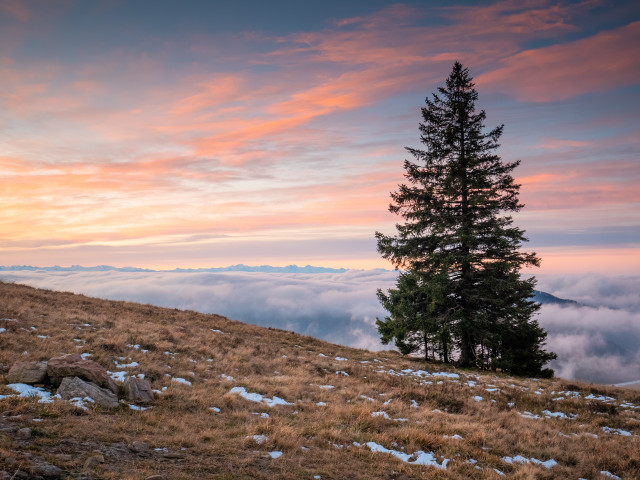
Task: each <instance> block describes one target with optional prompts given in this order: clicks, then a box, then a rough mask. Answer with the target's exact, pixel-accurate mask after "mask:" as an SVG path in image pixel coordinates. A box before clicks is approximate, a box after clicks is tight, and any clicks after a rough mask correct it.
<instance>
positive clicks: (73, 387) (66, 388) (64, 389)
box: [58, 377, 118, 408]
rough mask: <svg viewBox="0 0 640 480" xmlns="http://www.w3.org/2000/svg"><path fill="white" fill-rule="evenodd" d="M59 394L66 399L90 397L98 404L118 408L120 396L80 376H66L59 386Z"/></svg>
mask: <svg viewBox="0 0 640 480" xmlns="http://www.w3.org/2000/svg"><path fill="white" fill-rule="evenodd" d="M58 395H60V396H61V397H62V398H64V399H65V400H70V399H72V398H75V397H79V398H85V397H89V398H91V399H92V400H93V401H94V402H96V403H97V404H98V405H102V406H103V407H107V408H118V397H116V396H115V394H113V393H112V392H110V391H109V390H107V389H106V388H100V387H99V386H97V385H96V384H95V383H91V382H85V381H84V380H82V379H81V378H78V377H65V378H63V379H62V383H60V387H58Z"/></svg>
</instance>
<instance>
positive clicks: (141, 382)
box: [124, 377, 153, 403]
mask: <svg viewBox="0 0 640 480" xmlns="http://www.w3.org/2000/svg"><path fill="white" fill-rule="evenodd" d="M124 392H125V394H126V396H127V400H128V401H130V402H131V403H147V402H152V401H153V391H152V390H151V384H150V383H149V381H148V380H145V379H144V378H135V377H129V378H128V379H127V381H126V382H125V383H124Z"/></svg>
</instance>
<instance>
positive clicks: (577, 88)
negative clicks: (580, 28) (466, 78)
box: [476, 22, 640, 102]
mask: <svg viewBox="0 0 640 480" xmlns="http://www.w3.org/2000/svg"><path fill="white" fill-rule="evenodd" d="M639 44H640V22H633V23H630V24H629V25H627V26H624V27H620V28H616V29H613V30H609V31H606V32H601V33H598V34H596V35H593V36H591V37H588V38H584V39H581V40H576V41H574V42H570V43H566V44H561V45H552V46H550V47H544V48H538V49H533V50H525V51H523V52H520V53H518V54H516V55H513V56H511V57H509V58H506V59H504V60H503V61H502V63H503V64H504V65H505V66H504V67H502V68H498V69H497V70H493V71H490V72H487V73H484V74H482V75H479V76H478V77H476V83H477V84H478V85H479V86H481V87H483V88H491V89H494V90H499V91H501V92H506V93H508V94H510V95H512V96H514V97H515V98H518V99H520V100H524V101H531V102H550V101H554V100H561V99H565V98H571V97H575V96H578V95H582V94H585V93H589V92H595V91H600V90H605V89H611V88H615V87H620V86H625V85H634V84H637V83H638V78H640V55H638V51H637V47H636V46H637V45H639Z"/></svg>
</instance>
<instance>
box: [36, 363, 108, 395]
mask: <svg viewBox="0 0 640 480" xmlns="http://www.w3.org/2000/svg"><path fill="white" fill-rule="evenodd" d="M47 374H48V375H49V378H50V379H51V383H53V384H54V385H56V386H57V385H60V383H61V382H62V379H63V378H65V377H79V378H81V379H83V380H86V381H88V382H93V383H95V384H96V385H98V386H99V387H101V388H108V389H109V390H111V391H112V392H113V393H115V394H116V395H117V394H118V386H117V385H116V382H114V381H113V379H112V378H111V377H110V376H109V374H108V373H107V371H106V370H105V369H104V368H103V367H102V365H100V364H99V363H96V362H94V361H93V360H84V359H83V358H82V357H81V356H80V355H79V354H77V353H69V354H67V355H62V356H60V357H54V358H51V359H49V364H48V365H47Z"/></svg>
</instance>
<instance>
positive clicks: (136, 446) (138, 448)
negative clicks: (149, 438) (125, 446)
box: [129, 442, 150, 454]
mask: <svg viewBox="0 0 640 480" xmlns="http://www.w3.org/2000/svg"><path fill="white" fill-rule="evenodd" d="M129 448H131V451H132V452H135V453H138V454H144V453H148V452H149V448H150V447H149V444H148V443H145V442H133V443H132V444H131V447H129Z"/></svg>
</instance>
